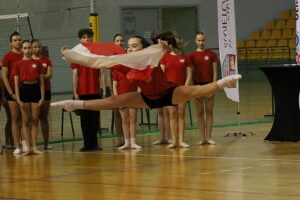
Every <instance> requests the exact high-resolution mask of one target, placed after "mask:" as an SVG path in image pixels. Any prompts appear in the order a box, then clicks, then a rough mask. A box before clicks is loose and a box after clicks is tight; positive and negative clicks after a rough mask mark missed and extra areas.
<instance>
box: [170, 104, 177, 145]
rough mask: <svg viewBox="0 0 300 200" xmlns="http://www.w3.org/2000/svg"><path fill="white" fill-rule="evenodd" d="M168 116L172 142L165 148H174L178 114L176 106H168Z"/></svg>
mask: <svg viewBox="0 0 300 200" xmlns="http://www.w3.org/2000/svg"><path fill="white" fill-rule="evenodd" d="M167 108H168V110H169V117H170V132H171V135H172V144H170V145H168V146H167V148H168V149H171V148H175V147H177V146H178V138H177V135H178V124H177V123H178V114H177V107H176V106H168V107H167Z"/></svg>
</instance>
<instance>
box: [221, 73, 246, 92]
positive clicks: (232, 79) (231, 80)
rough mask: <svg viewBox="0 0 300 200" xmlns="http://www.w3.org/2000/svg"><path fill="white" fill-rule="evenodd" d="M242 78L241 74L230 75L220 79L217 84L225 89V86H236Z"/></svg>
mask: <svg viewBox="0 0 300 200" xmlns="http://www.w3.org/2000/svg"><path fill="white" fill-rule="evenodd" d="M241 78H242V75H240V74H235V75H230V76H226V77H224V78H222V79H220V80H218V81H217V84H218V86H219V88H221V89H224V88H225V87H228V88H231V87H234V86H235V84H236V82H237V81H238V80H239V79H241Z"/></svg>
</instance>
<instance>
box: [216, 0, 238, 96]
mask: <svg viewBox="0 0 300 200" xmlns="http://www.w3.org/2000/svg"><path fill="white" fill-rule="evenodd" d="M234 9H235V8H234V0H218V34H219V49H220V61H221V72H222V77H226V76H228V75H233V74H237V73H238V65H237V49H236V32H235V10H234ZM225 93H226V96H227V97H228V98H229V99H231V100H232V101H235V102H240V97H239V85H238V83H237V84H236V86H235V87H234V88H225Z"/></svg>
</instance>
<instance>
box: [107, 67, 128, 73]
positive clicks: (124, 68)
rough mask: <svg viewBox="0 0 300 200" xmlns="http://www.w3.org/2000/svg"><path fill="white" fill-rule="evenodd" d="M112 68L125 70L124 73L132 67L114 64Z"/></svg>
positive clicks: (113, 69)
mask: <svg viewBox="0 0 300 200" xmlns="http://www.w3.org/2000/svg"><path fill="white" fill-rule="evenodd" d="M109 69H110V70H112V71H113V72H114V71H115V70H117V71H120V72H123V73H127V72H129V71H130V70H131V69H132V68H129V67H126V66H124V65H114V66H112V67H110V68H109Z"/></svg>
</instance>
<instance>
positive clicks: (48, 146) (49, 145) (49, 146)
mask: <svg viewBox="0 0 300 200" xmlns="http://www.w3.org/2000/svg"><path fill="white" fill-rule="evenodd" d="M52 148H53V147H52V145H51V144H47V145H46V146H45V148H44V149H45V150H49V149H52Z"/></svg>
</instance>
